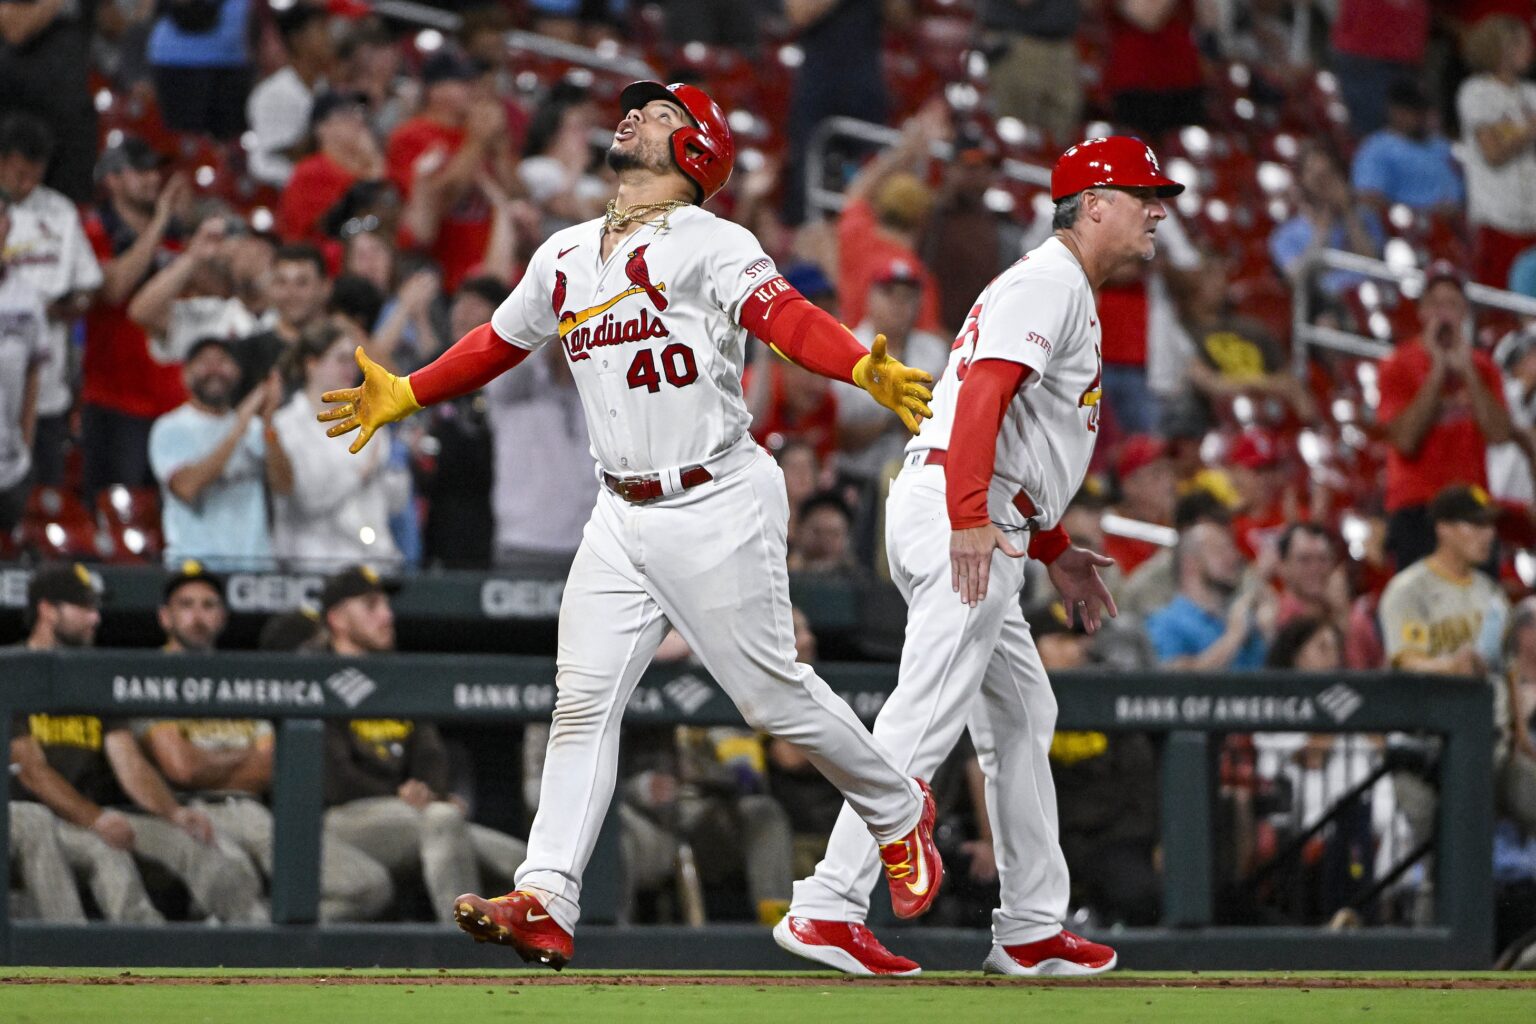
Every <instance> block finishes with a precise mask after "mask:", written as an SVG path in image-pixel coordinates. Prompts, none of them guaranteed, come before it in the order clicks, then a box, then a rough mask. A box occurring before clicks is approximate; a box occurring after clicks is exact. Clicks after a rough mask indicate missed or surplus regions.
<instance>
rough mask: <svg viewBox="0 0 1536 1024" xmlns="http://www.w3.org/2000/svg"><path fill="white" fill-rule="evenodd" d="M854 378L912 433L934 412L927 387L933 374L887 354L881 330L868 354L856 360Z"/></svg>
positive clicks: (854, 380)
mask: <svg viewBox="0 0 1536 1024" xmlns="http://www.w3.org/2000/svg"><path fill="white" fill-rule="evenodd" d="M853 382H854V383H855V384H857V385H858V386H859V387H861V388H863V389H864V390H865V391H868V392H869V393H870V396H871V397H873V398H874V400H875V401H877V402H879V403H880V404H881V405H883V406H885V407H886V408H887V409H889V410H891V411H892V412H894V413H895V414H896V415H897V416H899V417H901V422H902V423H903V424H905V425H906V428H907V429H908V430H910V431H911V432H912V433H914V434H915V433H917V432H918V431H919V430H920V429H922V422H921V421H922V420H924V419H927V418H929V417H931V416H932V415H933V410H931V409H929V408H928V401H929V399H931V398H933V392H932V391H929V390H928V387H927V385H929V384H932V383H933V377H932V376H930V375H929V374H927V373H925V372H924V371H922V370H915V369H913V368H912V367H910V366H906V365H904V364H903V363H902V362H901V360H899V359H892V358H891V357H890V356H889V355H887V354H886V352H885V335H883V334H877V335H875V343H874V344H873V345H872V346H870V349H869V355H867V356H865V357H864V358H862V359H860V360H859V361H858V363H857V364H855V366H854V368H853Z"/></svg>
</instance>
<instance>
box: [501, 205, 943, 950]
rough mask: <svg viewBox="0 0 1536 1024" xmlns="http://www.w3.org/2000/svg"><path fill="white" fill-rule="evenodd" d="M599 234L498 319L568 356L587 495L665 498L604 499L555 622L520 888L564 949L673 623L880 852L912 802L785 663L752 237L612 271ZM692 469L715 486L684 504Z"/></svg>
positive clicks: (782, 502) (569, 239)
mask: <svg viewBox="0 0 1536 1024" xmlns="http://www.w3.org/2000/svg"><path fill="white" fill-rule="evenodd" d="M602 231H603V222H602V221H601V220H593V221H588V222H586V223H584V224H578V225H576V226H574V227H570V228H567V229H565V230H563V231H560V232H558V233H556V234H555V235H553V236H552V237H551V238H550V239H549V240H548V241H546V242H545V243H544V244H543V245H542V246H540V247H539V250H538V251H537V252H536V253H535V254H534V256H533V260H532V261H531V262H530V264H529V267H528V273H527V275H526V276H525V277H524V278H523V280H522V282H521V283H520V284H519V285H518V286H517V289H516V290H515V291H514V292H513V293H512V294H511V295H510V296H508V297H507V299H506V301H504V302H503V303H502V304H501V306H500V307H499V308H498V309H497V310H496V313H495V315H494V316H493V317H492V318H491V324H492V326H493V328H494V329H495V331H496V333H497V334H498V335H500V336H501V338H502V339H504V340H505V341H507V342H508V343H509V344H513V345H518V346H520V347H523V348H527V349H536V348H538V347H539V346H541V345H543V344H545V343H546V342H550V341H556V342H557V343H559V344H561V345H563V347H564V350H565V355H566V358H567V360H568V361H569V362H570V365H571V370H572V373H573V375H574V377H575V379H576V384H577V387H578V389H579V391H580V393H581V400H582V404H583V406H584V407H585V410H586V414H587V424H588V426H589V428H590V430H591V438H592V455H593V458H595V459H596V460H597V471H598V474H599V476H602V475H603V474H605V473H606V474H611V475H612V476H614V477H620V478H635V477H645V476H649V477H652V478H657V479H659V480H660V483H661V490H662V492H663V496H662V497H659V498H658V499H656V500H653V501H648V502H645V503H643V504H631V503H630V502H628V501H626V500H625V499H623V498H621V497H619V496H618V495H617V494H615V493H614V492H613V491H612V490H611V489H609V487H607V486H602V488H601V493H600V495H599V497H598V501H597V507H596V508H595V509H594V510H593V513H592V518H591V519H590V520H589V521H588V523H587V527H586V531H585V532H584V534H583V536H582V542H581V548H580V550H579V551H577V553H576V559H575V562H574V563H573V564H572V566H571V571H570V576H569V578H568V580H567V582H566V587H565V596H564V598H563V600H562V601H561V605H560V639H559V656H558V668H557V675H556V685H557V688H558V691H559V693H558V698H557V700H556V703H555V713H554V721H553V723H552V726H551V730H550V737H549V747H548V754H547V758H546V760H545V764H544V777H543V783H542V790H541V797H540V802H539V812H538V815H537V816H536V817H535V819H534V822H533V829H532V833H531V834H530V836H529V839H528V859H527V861H526V862H525V863H524V864H523V866H522V868H521V869H519V871H518V873H517V879H516V884H517V888H519V889H527V890H531V891H533V892H534V893H535V894H536V895H539V896H540V897H541V899H542V901H543V902H544V905H545V906H546V908H547V909H548V910H549V913H550V916H551V917H552V918H553V919H554V920H555V922H556V923H557V924H558V925H560V926H561V927H562V928H564V929H565V930H567V931H572V930H574V928H575V924H576V921H577V919H578V917H579V915H580V907H579V897H580V892H581V875H582V871H583V869H584V868H585V867H586V864H587V860H588V858H589V857H590V856H591V854H592V847H593V844H594V842H595V841H596V838H597V833H598V829H599V827H600V826H601V824H602V821H603V817H604V815H605V814H606V813H607V810H608V803H609V799H610V798H611V796H612V794H613V787H614V781H615V774H616V769H617V763H618V746H619V723H620V720H621V719H622V718H623V715H624V706H625V704H626V703H627V701H628V700H629V697H630V694H631V692H632V691H633V690H634V687H635V684H636V682H637V681H638V680H639V678H640V675H641V673H642V672H644V671H645V668H646V666H647V665H648V664H649V663H650V661H651V656H652V655H653V654H654V653H655V650H656V647H657V645H658V644H659V643H660V642H661V639H662V636H663V635H664V634H665V633H666V630H667V625H668V623H670V624H671V625H672V626H674V627H676V629H677V631H678V632H679V633H681V634H682V636H683V638H684V639H685V640H687V641H688V644H689V646H690V647H692V649H693V650H694V652H695V653H697V655H698V657H699V659H700V660H701V661H702V662H703V664H704V666H705V667H706V668H707V669H708V670H709V672H710V674H711V675H712V676H714V678H715V679H716V680H717V681H718V682H719V683H720V685H721V686H722V687H723V688H724V689H725V691H726V692H727V693H728V694H729V695H730V696H731V699H732V700H734V701H735V702H736V705H737V707H738V708H740V709H741V712H742V714H743V715H744V716H745V718H746V719H747V721H748V722H749V723H750V724H751V725H752V726H753V727H754V728H758V729H762V730H764V731H766V732H770V733H772V734H774V735H776V736H780V737H783V738H784V739H786V740H789V741H791V742H793V743H795V744H797V745H798V746H800V747H802V748H803V749H804V750H805V751H806V753H807V754H808V755H809V756H810V758H811V760H812V761H813V762H814V763H815V765H816V767H817V768H818V769H820V770H821V772H822V773H823V774H824V775H826V777H827V778H828V779H830V780H831V781H832V782H833V783H834V784H835V785H836V786H837V787H838V788H839V789H840V790H842V792H843V794H844V795H845V796H846V797H847V799H848V801H849V804H850V805H851V806H852V807H853V808H854V809H855V811H856V812H857V814H858V817H859V818H862V819H863V820H864V821H865V822H868V825H869V828H870V829H873V830H874V831H875V832H876V833H877V834H878V836H879V838H880V841H881V842H890V841H894V840H896V839H900V838H901V837H902V836H904V835H905V834H907V833H908V832H910V831H911V830H912V828H914V827H915V826H916V823H917V820H918V817H919V814H920V813H921V802H920V800H919V797H918V791H917V787H916V784H915V783H914V782H913V781H912V780H911V779H910V778H909V777H908V776H907V775H906V774H905V773H903V772H902V771H900V770H899V769H898V768H897V766H896V764H895V763H894V761H893V760H892V758H891V757H890V755H889V754H887V753H886V752H885V751H884V750H883V749H882V748H881V747H880V746H879V745H878V744H877V743H876V742H875V741H874V739H873V738H872V737H871V736H870V734H869V733H868V732H867V731H866V730H865V728H864V726H863V725H862V724H860V722H859V721H858V719H857V717H855V715H854V714H853V711H852V710H851V709H850V708H849V707H848V705H847V704H846V703H844V702H843V701H842V700H841V699H839V698H838V697H837V696H836V695H835V694H833V693H832V691H831V690H830V689H829V688H828V687H827V684H826V683H825V682H823V681H822V680H821V678H819V677H818V676H817V675H816V674H815V673H814V672H812V671H811V669H810V668H808V667H807V666H805V665H800V664H796V662H795V643H794V626H793V623H792V622H791V619H790V603H789V581H788V575H787V571H786V568H785V559H786V555H787V539H786V531H787V524H788V518H789V507H788V501H787V499H786V497H785V492H784V478H783V474H781V473H780V472H779V468H778V466H777V464H775V463H774V461H773V459H772V458H771V457H770V456H769V455H768V453H767V452H765V451H763V450H762V449H761V448H759V447H758V446H757V445H756V444H755V443H753V441H752V438H751V436H750V435H749V434H748V433H747V426H748V423H749V421H750V419H751V417H750V414H749V413H748V411H747V407H746V404H745V402H744V401H743V399H742V392H741V373H742V363H743V359H744V356H745V348H746V346H747V344H748V338H749V335H748V333H747V331H746V329H745V328H743V327H741V326H739V325H738V323H737V320H738V318H739V317H738V314H739V312H740V310H741V308H742V306H743V304H744V303H747V302H754V303H756V302H772V301H773V300H774V298H776V297H777V296H778V295H780V294H783V292H784V291H785V290H787V287H788V286H787V285H785V284H784V283H783V282H782V280H781V279H779V274H778V271H777V270H776V269H775V268H774V265H773V261H772V260H770V259H769V258H768V257H767V256H765V255H764V254H763V251H762V247H761V246H760V245H759V244H758V242H757V240H756V239H755V238H754V237H753V236H752V234H751V233H750V232H748V231H747V230H746V229H745V228H742V227H739V226H737V225H735V224H732V223H730V222H728V221H724V220H720V219H718V218H716V217H715V216H714V215H713V214H711V213H709V212H707V211H705V210H702V209H699V208H698V207H685V208H682V209H679V210H676V211H674V212H672V213H671V214H670V226H669V227H667V228H666V229H664V230H663V229H661V228H660V226H659V223H657V222H653V223H650V224H645V225H642V226H641V227H640V229H639V230H638V231H636V232H635V233H634V234H633V235H631V236H630V237H629V238H627V239H625V240H624V241H623V242H622V243H620V245H619V246H618V247H617V248H615V250H614V252H613V254H612V255H611V256H610V257H609V259H608V260H607V261H606V262H604V261H601V260H600V255H601V245H602ZM513 372H516V371H513ZM526 443H527V444H532V445H537V444H538V443H539V439H538V438H537V437H529V438H527V439H526ZM698 466H702V467H703V468H704V469H705V470H707V471H708V473H709V474H710V476H711V479H709V480H708V481H707V482H705V483H700V484H698V485H697V486H693V487H686V486H685V485H686V484H687V483H688V481H689V478H697V476H698V473H697V471H696V470H695V472H694V473H692V474H690V473H689V472H688V470H690V469H693V468H694V467H698ZM850 820H851V821H853V822H854V823H855V824H856V825H857V827H858V828H861V829H862V828H864V827H865V826H864V825H862V824H858V823H857V819H856V818H852V819H850ZM865 835H869V832H868V831H865Z"/></svg>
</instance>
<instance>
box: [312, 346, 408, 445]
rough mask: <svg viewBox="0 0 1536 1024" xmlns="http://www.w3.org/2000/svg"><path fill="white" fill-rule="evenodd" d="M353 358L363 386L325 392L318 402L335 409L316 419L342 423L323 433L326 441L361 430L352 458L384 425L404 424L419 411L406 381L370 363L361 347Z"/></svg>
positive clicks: (328, 410)
mask: <svg viewBox="0 0 1536 1024" xmlns="http://www.w3.org/2000/svg"><path fill="white" fill-rule="evenodd" d="M356 356H357V365H358V366H359V367H360V368H361V369H362V371H363V383H362V386H361V387H355V388H342V389H341V390H340V391H327V392H326V393H325V394H323V395H321V396H320V401H322V402H329V403H331V404H332V405H335V406H336V407H335V408H334V409H327V410H325V412H322V413H321V414H320V415H318V416H316V417H315V418H316V419H317V420H319V421H320V422H321V423H329V422H331V421H332V420H340V421H341V422H340V423H337V424H336V425H335V426H334V427H331V428H330V429H329V430H327V431H326V432H325V435H326V436H327V437H340V436H341V435H342V434H348V433H351V432H352V431H354V430H357V429H358V428H359V427H361V428H362V430H361V432H360V433H359V434H358V435H357V440H356V441H353V442H352V448H351V451H352V454H353V455H356V454H357V453H358V452H360V451H362V450H363V445H365V444H367V443H368V439H369V438H370V437H372V436H373V432H374V431H375V430H378V429H379V428H380V427H382V426H384V424H386V423H394V422H395V421H397V420H403V419H405V418H406V417H407V416H409V415H411V413H414V412H419V411H421V403H420V402H418V401H416V393H415V392H414V391H412V390H411V382H410V381H409V380H408V379H406V378H405V377H396V376H395V375H394V374H392V373H390V372H389V371H388V370H386V369H384V367H382V366H380V365H379V364H378V363H376V362H374V361H373V360H372V359H369V358H368V356H367V354H366V353H365V352H364V351H363V346H361V345H359V346H357V352H356Z"/></svg>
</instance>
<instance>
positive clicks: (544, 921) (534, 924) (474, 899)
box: [453, 890, 576, 971]
mask: <svg viewBox="0 0 1536 1024" xmlns="http://www.w3.org/2000/svg"><path fill="white" fill-rule="evenodd" d="M453 920H454V923H455V924H457V925H458V926H459V927H460V928H462V929H464V930H465V931H466V932H468V933H469V934H470V935H472V936H474V939H475V941H476V942H498V943H500V944H501V945H503V946H511V947H512V948H513V949H515V950H517V953H518V955H519V956H521V957H522V958H523V959H524V960H526V961H528V962H529V963H541V964H545V965H547V966H549V967H553V968H554V969H555V970H557V971H558V970H559V969H560V968H562V967H564V966H565V965H566V964H568V963H570V962H571V957H572V956H574V955H575V952H576V949H575V944H574V943H573V942H572V941H571V933H570V932H568V931H566V930H565V929H564V928H561V927H560V926H559V925H558V924H555V922H554V921H552V920H550V916H549V912H548V911H547V910H545V909H544V904H542V903H540V902H539V901H538V899H537V898H536V897H535V896H533V895H532V894H531V893H526V892H523V891H521V890H519V891H517V892H509V893H507V894H506V895H505V896H497V897H496V898H495V899H489V900H488V899H484V898H482V897H480V896H476V895H475V894H474V893H472V892H467V893H465V894H464V895H462V896H460V897H459V898H458V899H456V900H454V901H453Z"/></svg>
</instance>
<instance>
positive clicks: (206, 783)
mask: <svg viewBox="0 0 1536 1024" xmlns="http://www.w3.org/2000/svg"><path fill="white" fill-rule="evenodd" d="M163 593H164V597H163V598H162V600H161V605H160V626H161V628H162V629H164V630H165V633H166V644H165V648H164V650H165V651H166V652H167V653H171V654H180V653H191V654H207V653H209V652H211V651H212V650H213V649H214V644H215V643H216V642H217V641H218V638H219V634H220V633H221V632H223V629H224V623H225V621H226V619H227V615H226V612H225V607H224V581H223V580H222V579H220V578H219V577H218V576H215V575H214V574H213V573H211V572H209V571H208V570H207V568H205V567H204V566H203V564H202V563H201V562H198V561H196V560H193V559H188V560H187V561H185V562H183V563H182V564H181V565H180V566H178V567H177V569H176V571H175V572H173V573H172V574H171V575H170V576H169V577H168V578H167V579H166V582H165V587H164V591H163ZM132 729H133V732H134V735H135V736H136V737H138V739H139V742H140V744H141V745H142V746H143V748H144V751H145V752H146V753H147V754H148V755H149V758H150V760H151V761H153V762H154V764H155V766H156V767H157V768H158V769H159V770H160V771H161V772H162V773H163V774H164V775H165V778H166V780H167V781H168V782H169V783H170V784H171V785H172V786H174V787H175V789H176V790H177V792H178V793H179V794H180V795H181V797H182V798H183V799H185V800H186V801H187V803H188V806H190V807H193V808H195V809H197V810H198V811H199V812H201V813H202V814H204V815H206V816H207V818H208V820H209V821H210V822H211V823H212V825H213V828H214V830H215V831H216V832H217V834H218V836H219V837H220V839H221V840H223V841H226V842H228V843H230V844H231V845H233V846H234V847H236V848H237V849H239V850H240V851H242V852H243V853H245V854H246V856H248V857H250V858H251V860H252V861H254V862H255V863H256V864H257V865H258V866H259V867H260V868H261V871H262V873H263V874H264V875H266V876H267V877H268V878H270V877H271V875H272V812H271V811H270V810H269V809H268V808H267V806H266V804H265V803H264V802H263V801H264V799H265V798H266V795H267V794H268V793H269V792H270V790H271V788H272V767H273V761H272V755H273V751H274V741H273V733H272V724H271V723H270V722H267V721H265V720H263V719H256V718H239V719H235V718H169V719H137V720H135V721H134V722H133V723H132ZM392 892H393V887H392V884H391V882H390V880H389V873H388V872H387V871H385V870H384V868H383V867H382V866H381V865H380V864H379V863H378V862H377V861H375V860H373V859H372V858H371V857H368V856H367V855H366V854H364V853H362V852H361V851H360V850H357V849H356V848H355V847H351V846H348V845H347V844H346V843H344V842H342V841H341V840H339V839H337V838H335V837H331V836H327V837H326V840H325V842H324V843H323V844H322V846H321V861H320V908H319V909H320V920H322V921H366V920H372V919H374V918H376V917H378V916H379V914H380V913H381V912H382V911H383V910H384V908H385V907H386V906H387V905H388V904H389V901H390V897H391V895H392Z"/></svg>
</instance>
